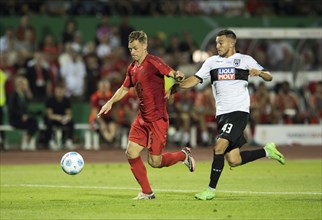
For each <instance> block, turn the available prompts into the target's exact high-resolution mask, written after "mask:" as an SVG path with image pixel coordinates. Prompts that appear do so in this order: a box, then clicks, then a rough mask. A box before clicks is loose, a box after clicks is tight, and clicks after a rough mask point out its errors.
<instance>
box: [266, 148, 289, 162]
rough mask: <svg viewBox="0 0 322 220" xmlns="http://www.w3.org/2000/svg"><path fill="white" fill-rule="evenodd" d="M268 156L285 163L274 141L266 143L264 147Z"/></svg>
mask: <svg viewBox="0 0 322 220" xmlns="http://www.w3.org/2000/svg"><path fill="white" fill-rule="evenodd" d="M264 149H265V151H266V153H267V154H268V158H271V159H274V160H277V161H278V162H279V163H280V164H282V165H285V158H284V156H283V154H281V153H280V152H279V151H278V150H277V149H276V146H275V144H274V143H267V144H266V145H265V147H264Z"/></svg>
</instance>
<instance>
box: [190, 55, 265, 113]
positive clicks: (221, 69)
mask: <svg viewBox="0 0 322 220" xmlns="http://www.w3.org/2000/svg"><path fill="white" fill-rule="evenodd" d="M252 68H254V69H258V70H263V67H262V66H261V65H259V64H258V63H257V62H256V60H254V58H252V57H251V56H248V55H245V54H240V53H235V54H234V55H232V56H230V57H228V58H225V57H220V56H218V55H216V56H212V57H209V58H208V59H206V61H205V62H204V64H203V65H202V67H201V68H200V69H199V71H198V72H197V73H196V74H195V76H196V77H198V78H199V79H201V83H202V82H203V80H205V79H208V78H209V77H210V79H211V86H212V92H213V95H214V97H215V99H216V116H217V115H222V114H226V113H230V112H234V111H242V112H248V113H249V107H250V97H249V92H248V75H249V70H250V69H252Z"/></svg>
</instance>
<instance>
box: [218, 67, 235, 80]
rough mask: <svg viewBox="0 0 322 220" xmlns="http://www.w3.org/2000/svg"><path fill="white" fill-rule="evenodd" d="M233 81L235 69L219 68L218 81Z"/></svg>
mask: <svg viewBox="0 0 322 220" xmlns="http://www.w3.org/2000/svg"><path fill="white" fill-rule="evenodd" d="M234 79H235V68H233V67H227V68H219V69H218V80H234Z"/></svg>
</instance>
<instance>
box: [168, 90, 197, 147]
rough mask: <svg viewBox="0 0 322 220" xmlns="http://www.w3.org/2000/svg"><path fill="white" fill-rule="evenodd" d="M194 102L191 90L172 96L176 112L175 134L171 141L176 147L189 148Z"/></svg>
mask: <svg viewBox="0 0 322 220" xmlns="http://www.w3.org/2000/svg"><path fill="white" fill-rule="evenodd" d="M194 101H195V92H194V91H192V90H180V91H179V92H178V93H176V94H175V96H174V105H175V112H176V119H175V127H176V130H177V132H176V133H175V135H174V137H173V140H174V142H175V145H176V146H182V145H183V146H190V139H189V132H190V128H191V126H192V115H191V110H192V109H193V105H194Z"/></svg>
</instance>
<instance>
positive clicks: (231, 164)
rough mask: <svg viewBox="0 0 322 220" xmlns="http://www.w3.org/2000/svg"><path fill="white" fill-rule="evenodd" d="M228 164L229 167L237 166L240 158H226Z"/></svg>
mask: <svg viewBox="0 0 322 220" xmlns="http://www.w3.org/2000/svg"><path fill="white" fill-rule="evenodd" d="M228 164H229V166H231V167H237V166H239V165H240V164H241V161H240V160H228Z"/></svg>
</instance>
